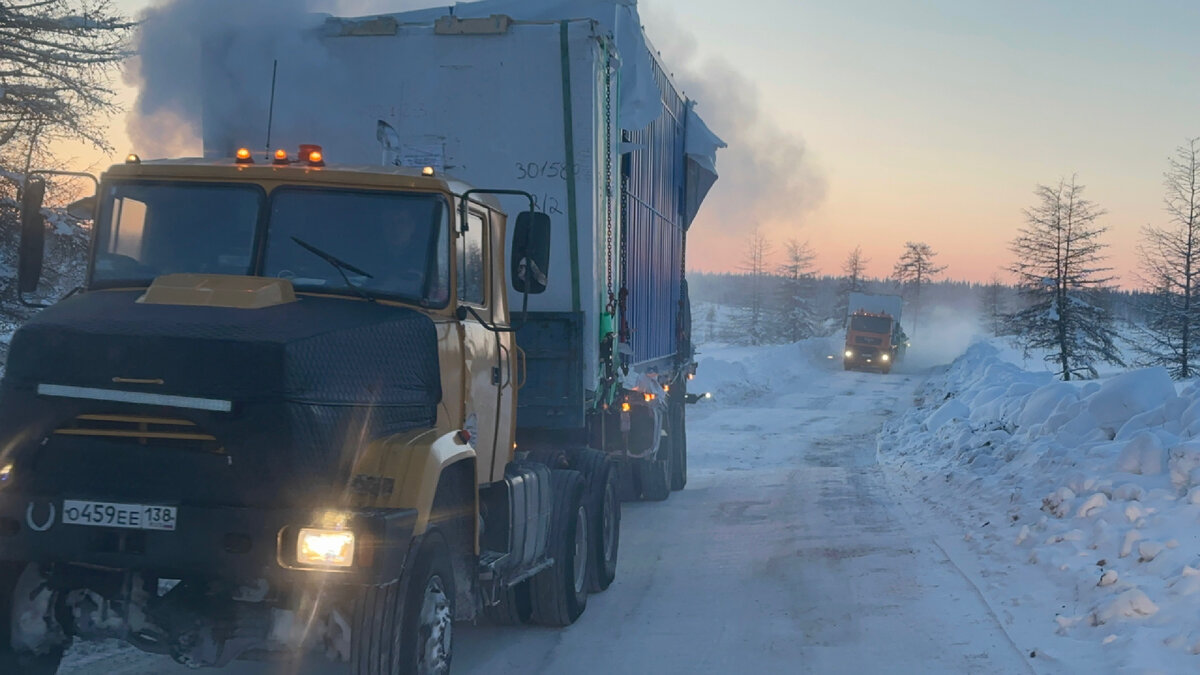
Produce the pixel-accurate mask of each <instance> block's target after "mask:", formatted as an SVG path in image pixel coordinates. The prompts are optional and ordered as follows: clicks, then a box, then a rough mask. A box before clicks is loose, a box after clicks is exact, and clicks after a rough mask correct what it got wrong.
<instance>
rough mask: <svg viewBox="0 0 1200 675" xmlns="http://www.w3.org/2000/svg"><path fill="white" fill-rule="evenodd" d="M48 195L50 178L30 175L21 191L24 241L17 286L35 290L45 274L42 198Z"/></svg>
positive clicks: (19, 259)
mask: <svg viewBox="0 0 1200 675" xmlns="http://www.w3.org/2000/svg"><path fill="white" fill-rule="evenodd" d="M45 198H46V181H44V180H42V179H41V178H32V177H30V178H28V179H26V181H25V189H24V190H22V191H21V245H20V248H19V251H18V257H17V290H19V291H20V292H21V293H33V292H34V291H36V290H37V287H38V281H39V280H40V279H41V277H42V258H43V257H44V255H45V249H46V223H45V219H44V218H42V201H43V200H44V199H45Z"/></svg>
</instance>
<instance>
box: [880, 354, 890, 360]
mask: <svg viewBox="0 0 1200 675" xmlns="http://www.w3.org/2000/svg"><path fill="white" fill-rule="evenodd" d="M879 360H880V361H891V360H892V357H891V356H889V355H887V354H884V355H883V356H880V357H879Z"/></svg>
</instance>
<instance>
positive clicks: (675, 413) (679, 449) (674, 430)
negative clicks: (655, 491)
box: [667, 385, 687, 490]
mask: <svg viewBox="0 0 1200 675" xmlns="http://www.w3.org/2000/svg"><path fill="white" fill-rule="evenodd" d="M679 386H680V387H683V386H684V385H679ZM686 393H687V390H686V389H684V390H683V391H681V392H680V393H679V394H675V393H672V394H671V398H670V399H669V401H670V403H669V406H670V407H669V410H670V413H671V430H670V434H671V435H670V436H668V437H667V440H669V441H670V442H671V452H673V453H674V456H673V457H671V461H672V464H671V489H672V490H682V489H683V488H684V487H686V486H687V406H685V405H684V403H683V395H684V394H686Z"/></svg>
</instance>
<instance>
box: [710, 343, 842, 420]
mask: <svg viewBox="0 0 1200 675" xmlns="http://www.w3.org/2000/svg"><path fill="white" fill-rule="evenodd" d="M840 340H841V336H831V337H820V338H809V339H807V340H801V341H799V342H794V343H790V344H783V345H767V346H760V347H733V346H729V347H725V346H721V347H709V346H705V345H700V346H699V348H698V349H697V354H696V362H697V368H696V378H695V380H693V381H692V382H689V383H688V391H689V392H692V393H700V392H705V391H707V392H712V395H713V400H714V401H717V402H720V403H723V404H728V405H740V404H744V403H748V402H751V401H756V400H759V399H761V398H763V397H764V396H767V395H768V394H770V393H771V392H772V391H774V390H777V389H787V390H791V389H793V388H794V383H795V382H797V381H799V380H801V379H802V378H805V377H811V376H812V375H813V373H814V371H815V370H817V369H820V370H831V369H833V368H834V367H836V368H838V369H840V368H841V363H842V362H841V358H840V354H841V349H842V347H841V343H840ZM833 355H839V356H838V357H837V358H836V359H835V358H834V356H833ZM784 385H786V386H784Z"/></svg>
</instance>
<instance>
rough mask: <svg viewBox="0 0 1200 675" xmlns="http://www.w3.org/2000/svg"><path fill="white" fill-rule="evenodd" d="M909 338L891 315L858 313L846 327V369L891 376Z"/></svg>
mask: <svg viewBox="0 0 1200 675" xmlns="http://www.w3.org/2000/svg"><path fill="white" fill-rule="evenodd" d="M906 347H907V338H906V337H905V335H904V331H903V330H901V328H900V324H899V322H898V321H896V320H895V319H893V318H892V317H891V315H888V314H882V313H880V314H875V313H871V312H867V311H856V312H854V313H852V314H851V315H850V318H849V321H848V322H847V325H846V351H845V353H844V354H843V355H842V357H843V360H842V365H843V366H844V368H845V369H846V370H852V369H872V370H878V371H880V372H882V373H889V372H891V370H892V366H893V365H895V363H896V361H898V360H899V359H900V358H901V357H902V356H903V354H904V350H905V348H906Z"/></svg>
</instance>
